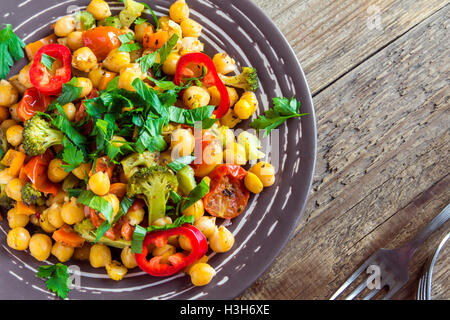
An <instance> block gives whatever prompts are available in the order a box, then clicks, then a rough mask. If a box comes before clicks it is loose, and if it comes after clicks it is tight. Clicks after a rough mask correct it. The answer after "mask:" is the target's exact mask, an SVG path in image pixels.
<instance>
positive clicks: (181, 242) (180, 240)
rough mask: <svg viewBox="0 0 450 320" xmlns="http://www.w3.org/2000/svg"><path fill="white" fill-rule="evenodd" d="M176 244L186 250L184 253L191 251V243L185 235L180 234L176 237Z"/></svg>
mask: <svg viewBox="0 0 450 320" xmlns="http://www.w3.org/2000/svg"><path fill="white" fill-rule="evenodd" d="M178 243H179V245H180V247H181V249H183V250H186V251H191V250H192V246H191V241H190V240H189V238H188V237H186V236H185V235H183V234H182V235H180V236H179V237H178Z"/></svg>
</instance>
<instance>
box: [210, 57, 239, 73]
mask: <svg viewBox="0 0 450 320" xmlns="http://www.w3.org/2000/svg"><path fill="white" fill-rule="evenodd" d="M213 62H214V65H215V66H216V70H217V72H218V73H221V74H228V73H230V72H234V71H235V70H236V62H235V61H234V59H233V58H231V57H230V56H229V55H228V54H227V53H225V52H223V53H217V54H216V55H214V57H213Z"/></svg>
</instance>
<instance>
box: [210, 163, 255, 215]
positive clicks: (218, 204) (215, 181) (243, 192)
mask: <svg viewBox="0 0 450 320" xmlns="http://www.w3.org/2000/svg"><path fill="white" fill-rule="evenodd" d="M246 174H247V171H245V170H244V169H243V168H242V167H241V166H239V165H233V164H222V165H219V166H217V167H216V168H215V169H214V171H213V172H211V173H210V174H209V175H208V177H209V178H210V179H211V182H210V189H209V193H208V194H207V195H206V196H205V197H204V198H203V204H204V207H205V210H206V211H207V212H208V213H209V214H210V215H212V216H215V217H219V218H225V219H232V218H235V217H237V216H238V215H240V214H241V213H242V212H243V211H244V209H245V206H246V205H247V202H248V198H249V197H250V192H249V191H248V190H247V188H246V187H245V185H244V178H245V176H246Z"/></svg>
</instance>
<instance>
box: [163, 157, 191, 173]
mask: <svg viewBox="0 0 450 320" xmlns="http://www.w3.org/2000/svg"><path fill="white" fill-rule="evenodd" d="M194 160H195V157H194V156H184V157H180V158H178V159H175V160H174V161H172V162H171V163H169V164H168V166H169V168H170V169H172V170H173V171H180V170H181V169H183V168H184V167H186V166H187V165H188V164H191V163H192V161H194Z"/></svg>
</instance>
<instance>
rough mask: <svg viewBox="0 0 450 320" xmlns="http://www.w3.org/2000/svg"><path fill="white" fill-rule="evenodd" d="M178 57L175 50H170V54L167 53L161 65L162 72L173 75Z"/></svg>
mask: <svg viewBox="0 0 450 320" xmlns="http://www.w3.org/2000/svg"><path fill="white" fill-rule="evenodd" d="M180 58H181V57H180V55H179V54H178V53H176V52H172V53H171V54H169V56H168V57H167V59H166V61H164V63H163V66H162V70H163V72H164V73H165V74H167V75H169V76H173V75H175V73H176V70H177V63H178V60H180Z"/></svg>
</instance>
